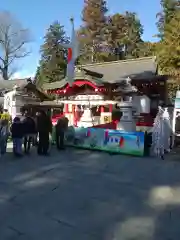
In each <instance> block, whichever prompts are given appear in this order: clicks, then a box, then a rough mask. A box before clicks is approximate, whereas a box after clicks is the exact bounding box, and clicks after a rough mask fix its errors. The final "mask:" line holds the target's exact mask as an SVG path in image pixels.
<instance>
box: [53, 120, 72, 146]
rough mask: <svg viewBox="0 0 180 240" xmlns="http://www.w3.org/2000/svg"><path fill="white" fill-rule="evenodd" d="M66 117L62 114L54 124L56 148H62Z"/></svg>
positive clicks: (66, 125) (66, 123)
mask: <svg viewBox="0 0 180 240" xmlns="http://www.w3.org/2000/svg"><path fill="white" fill-rule="evenodd" d="M68 122H69V120H68V118H67V117H65V116H63V117H61V118H60V119H58V122H57V124H56V146H57V149H58V150H61V149H64V135H65V131H66V130H67V128H68Z"/></svg>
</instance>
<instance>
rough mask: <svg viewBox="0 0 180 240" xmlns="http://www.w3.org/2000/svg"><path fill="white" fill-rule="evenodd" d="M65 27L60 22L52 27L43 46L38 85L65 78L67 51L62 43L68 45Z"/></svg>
mask: <svg viewBox="0 0 180 240" xmlns="http://www.w3.org/2000/svg"><path fill="white" fill-rule="evenodd" d="M68 42H69V39H68V37H67V36H66V33H65V31H64V27H63V26H61V25H60V23H59V22H58V21H56V22H54V23H53V24H52V25H50V27H49V29H48V30H47V33H46V35H45V37H44V44H43V45H42V46H41V49H40V52H41V60H40V64H39V67H38V69H37V73H36V84H37V85H38V86H41V85H42V84H43V83H51V82H55V81H59V80H61V79H63V78H64V77H65V72H66V65H67V50H66V49H64V48H62V46H61V44H60V43H68Z"/></svg>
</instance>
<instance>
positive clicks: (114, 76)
mask: <svg viewBox="0 0 180 240" xmlns="http://www.w3.org/2000/svg"><path fill="white" fill-rule="evenodd" d="M155 77H157V63H156V58H155V57H144V58H137V59H129V60H120V61H112V62H105V63H104V62H103V63H92V64H85V65H77V66H76V74H75V80H88V81H90V82H92V83H94V84H95V85H96V86H101V85H104V84H105V83H106V84H113V83H114V84H121V82H122V81H124V80H125V79H127V78H130V79H132V80H136V79H137V80H153V79H155ZM66 84H67V81H66V79H63V80H61V81H57V82H53V83H46V84H44V85H43V89H44V90H48V89H58V88H62V87H64V86H65V85H66Z"/></svg>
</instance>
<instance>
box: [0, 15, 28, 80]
mask: <svg viewBox="0 0 180 240" xmlns="http://www.w3.org/2000/svg"><path fill="white" fill-rule="evenodd" d="M29 42H30V34H29V31H28V30H27V29H24V28H23V27H22V26H21V24H20V23H19V22H17V21H16V19H15V18H14V17H13V16H12V15H11V14H10V13H8V12H0V73H1V74H2V76H3V78H4V79H5V80H8V79H9V77H10V75H11V70H12V69H13V65H14V64H15V63H16V62H17V61H18V59H20V58H24V57H26V56H28V55H29V54H30V51H27V50H26V44H28V43H29ZM16 60H17V61H16ZM13 72H14V70H13Z"/></svg>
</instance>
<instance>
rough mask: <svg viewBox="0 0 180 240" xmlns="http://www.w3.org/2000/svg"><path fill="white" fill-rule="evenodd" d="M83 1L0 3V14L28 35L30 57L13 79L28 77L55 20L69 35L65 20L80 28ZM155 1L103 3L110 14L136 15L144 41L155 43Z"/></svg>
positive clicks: (9, 0) (157, 8)
mask: <svg viewBox="0 0 180 240" xmlns="http://www.w3.org/2000/svg"><path fill="white" fill-rule="evenodd" d="M83 2H84V0H30V1H24V0H17V1H15V0H1V4H0V11H2V10H7V11H10V12H11V13H12V14H14V15H15V17H16V18H17V19H18V21H19V22H21V23H22V24H23V26H24V27H26V28H29V29H30V31H31V34H32V39H33V41H32V43H31V44H30V45H31V46H30V48H31V55H30V56H28V57H27V58H24V59H23V61H21V62H20V63H19V70H18V73H17V74H16V77H21V76H25V75H32V74H33V73H34V72H35V70H36V67H37V64H38V61H39V57H40V56H39V47H40V45H41V44H42V42H43V36H44V34H45V32H46V29H47V28H48V26H49V25H50V24H51V23H52V22H53V21H54V20H59V21H60V22H61V24H62V25H64V26H65V30H66V31H67V32H68V33H70V27H71V25H70V22H69V18H70V17H71V16H73V17H74V18H75V27H76V28H77V27H78V26H79V25H80V24H81V10H82V6H83ZM159 2H160V1H159V0H151V1H145V0H125V1H120V0H107V3H108V8H109V12H110V13H115V12H119V13H122V12H125V11H127V10H128V11H133V12H136V13H137V14H138V16H139V18H140V20H141V23H142V24H143V25H144V35H143V38H144V40H151V41H155V39H154V38H153V35H154V34H156V33H157V29H156V25H155V22H156V14H157V12H159V11H160V3H159Z"/></svg>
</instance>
